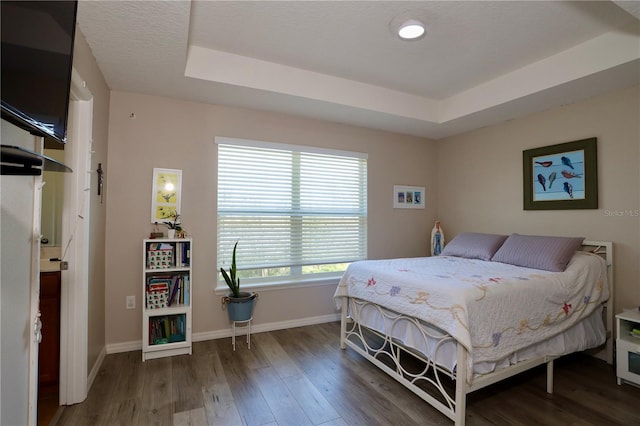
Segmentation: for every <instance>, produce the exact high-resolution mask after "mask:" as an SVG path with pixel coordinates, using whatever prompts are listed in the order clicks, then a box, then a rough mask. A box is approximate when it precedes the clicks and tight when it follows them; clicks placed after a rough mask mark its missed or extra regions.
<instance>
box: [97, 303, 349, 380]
mask: <svg viewBox="0 0 640 426" xmlns="http://www.w3.org/2000/svg"><path fill="white" fill-rule="evenodd" d="M333 321H340V313H339V312H338V313H335V314H329V315H322V316H318V317H308V318H300V319H295V320H288V321H278V322H269V323H265V324H257V325H252V326H251V332H252V333H264V332H266V331H274V330H284V329H287V328H294V327H304V326H308V325H315V324H324V323H326V322H333ZM231 334H232V330H231V327H229V328H227V329H222V330H215V331H204V332H201V333H193V334H192V335H191V340H192V341H194V342H202V341H205V340H214V339H223V338H225V337H231ZM139 350H142V340H136V341H133V342H122V343H113V344H110V345H107V346H106V353H107V354H115V353H120V352H131V351H139ZM96 364H98V363H96ZM98 368H99V367H98ZM92 373H93V370H92ZM96 374H97V372H96Z"/></svg>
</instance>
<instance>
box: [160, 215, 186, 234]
mask: <svg viewBox="0 0 640 426" xmlns="http://www.w3.org/2000/svg"><path fill="white" fill-rule="evenodd" d="M169 217H170V218H171V219H172V220H170V221H168V222H162V223H163V224H165V225H167V227H168V228H169V229H175V230H176V231H182V224H181V223H180V214H179V213H175V212H174V213H171V216H169Z"/></svg>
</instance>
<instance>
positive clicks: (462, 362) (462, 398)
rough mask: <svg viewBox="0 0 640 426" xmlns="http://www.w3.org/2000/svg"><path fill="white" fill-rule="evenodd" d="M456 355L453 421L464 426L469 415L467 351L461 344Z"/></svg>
mask: <svg viewBox="0 0 640 426" xmlns="http://www.w3.org/2000/svg"><path fill="white" fill-rule="evenodd" d="M457 346H458V347H457V353H456V370H457V374H456V406H455V412H454V413H453V414H454V418H453V421H454V423H455V426H464V423H465V418H466V415H467V412H466V411H467V350H466V349H465V348H464V346H462V345H461V344H460V343H458V345H457Z"/></svg>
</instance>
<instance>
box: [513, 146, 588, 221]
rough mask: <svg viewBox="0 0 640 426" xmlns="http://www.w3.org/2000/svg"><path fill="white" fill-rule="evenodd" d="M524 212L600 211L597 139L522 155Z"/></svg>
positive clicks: (535, 149)
mask: <svg viewBox="0 0 640 426" xmlns="http://www.w3.org/2000/svg"><path fill="white" fill-rule="evenodd" d="M522 170H523V198H524V200H523V208H524V210H572V209H597V208H598V163H597V139H596V138H588V139H581V140H577V141H573V142H566V143H561V144H557V145H549V146H544V147H540V148H533V149H528V150H524V151H522Z"/></svg>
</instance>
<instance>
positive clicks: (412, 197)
mask: <svg viewBox="0 0 640 426" xmlns="http://www.w3.org/2000/svg"><path fill="white" fill-rule="evenodd" d="M424 198H425V192H424V186H404V185H393V208H394V209H424V202H425V201H424Z"/></svg>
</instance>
